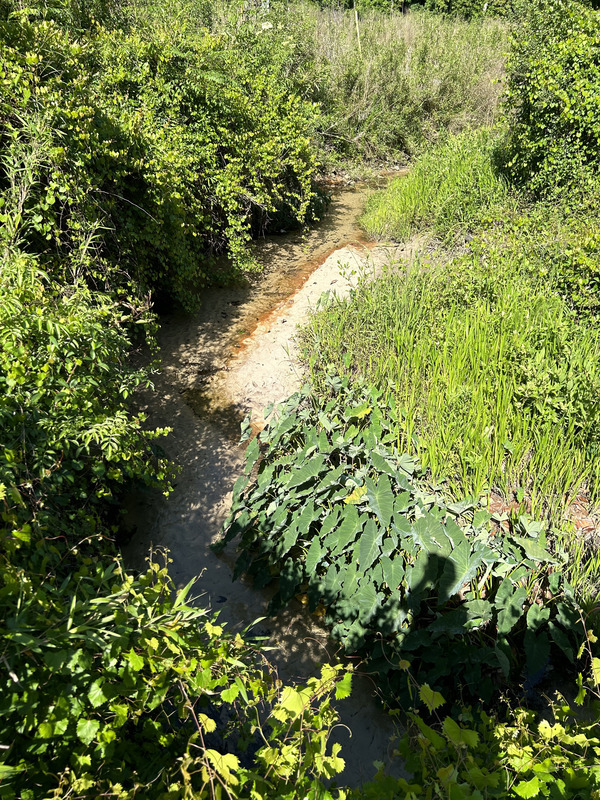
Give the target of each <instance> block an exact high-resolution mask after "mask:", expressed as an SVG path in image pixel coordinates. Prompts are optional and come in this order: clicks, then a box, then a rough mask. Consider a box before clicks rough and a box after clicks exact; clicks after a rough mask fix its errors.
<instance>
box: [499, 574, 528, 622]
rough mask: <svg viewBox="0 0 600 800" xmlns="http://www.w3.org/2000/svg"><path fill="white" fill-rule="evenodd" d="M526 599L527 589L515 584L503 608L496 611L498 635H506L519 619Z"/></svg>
mask: <svg viewBox="0 0 600 800" xmlns="http://www.w3.org/2000/svg"><path fill="white" fill-rule="evenodd" d="M505 580H506V579H505ZM503 583H504V582H503ZM526 599H527V589H526V588H525V587H524V586H517V587H516V588H515V590H514V592H513V593H512V594H511V596H510V599H508V600H507V601H506V604H505V606H504V608H502V609H500V611H499V612H498V620H497V622H496V628H497V630H498V635H499V636H506V634H508V633H510V631H511V630H512V629H513V628H514V627H515V625H516V624H517V622H518V621H519V620H520V619H521V617H522V616H523V603H524V602H525V600H526Z"/></svg>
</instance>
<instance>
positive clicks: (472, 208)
mask: <svg viewBox="0 0 600 800" xmlns="http://www.w3.org/2000/svg"><path fill="white" fill-rule="evenodd" d="M494 143H495V140H494V137H493V135H492V133H491V132H490V131H489V130H488V129H485V128H483V129H480V130H477V131H468V132H465V133H464V134H462V135H459V136H450V137H448V138H446V139H444V141H442V142H440V143H439V144H438V145H437V146H436V147H434V148H433V149H431V150H429V151H427V152H426V153H425V154H424V155H423V156H422V157H421V158H420V159H419V160H418V161H417V162H416V164H415V166H414V167H413V169H411V171H410V173H409V174H408V175H407V177H406V178H404V179H402V180H396V181H393V182H392V183H391V184H390V185H389V186H388V187H387V189H385V190H384V191H383V192H378V193H377V194H376V195H373V196H372V197H371V198H370V199H369V201H368V203H367V208H366V211H365V214H364V217H363V219H362V223H363V225H364V226H365V228H366V229H367V231H368V232H369V233H370V234H371V235H372V236H375V237H377V238H379V239H395V240H397V241H406V240H407V239H409V238H410V237H411V236H414V235H415V234H416V233H419V232H421V231H423V230H427V231H428V232H431V233H433V234H434V235H436V236H437V237H439V238H442V239H448V238H452V234H456V232H457V231H461V232H464V231H465V230H469V229H472V228H474V227H475V226H476V225H477V224H478V223H481V221H482V220H483V218H484V216H485V215H486V214H487V213H489V211H490V210H491V209H492V208H493V207H494V206H495V205H496V204H498V203H503V202H506V201H507V197H508V187H507V183H506V181H505V180H504V178H503V177H502V176H501V175H500V174H499V173H498V171H497V170H496V169H495V167H494V163H493V158H492V156H493V150H494Z"/></svg>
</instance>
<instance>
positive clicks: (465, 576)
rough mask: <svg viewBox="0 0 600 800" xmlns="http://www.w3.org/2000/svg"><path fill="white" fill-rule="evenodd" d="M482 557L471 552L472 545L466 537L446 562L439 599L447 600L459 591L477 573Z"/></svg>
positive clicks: (443, 601) (441, 600)
mask: <svg viewBox="0 0 600 800" xmlns="http://www.w3.org/2000/svg"><path fill="white" fill-rule="evenodd" d="M481 563H482V562H481V558H480V557H478V556H477V555H474V554H472V553H471V545H470V544H469V542H468V541H467V540H466V539H465V540H464V541H463V542H461V543H460V544H459V545H458V547H455V548H454V550H452V552H451V553H450V555H449V556H448V558H447V559H446V561H445V563H444V568H443V570H442V576H441V578H440V589H439V592H440V593H439V599H440V602H441V603H445V602H447V601H448V600H449V599H450V598H451V597H452V596H453V595H455V594H456V593H457V592H459V591H460V590H461V589H462V588H463V586H465V585H466V584H468V583H469V582H470V581H471V580H472V579H473V578H474V577H475V576H476V575H477V571H478V569H479V567H480V565H481Z"/></svg>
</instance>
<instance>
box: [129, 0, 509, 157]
mask: <svg viewBox="0 0 600 800" xmlns="http://www.w3.org/2000/svg"><path fill="white" fill-rule="evenodd" d="M131 3H132V5H131V9H132V10H131V13H132V14H133V15H134V16H135V18H136V24H138V25H139V24H141V23H142V22H143V24H145V25H148V26H150V27H151V28H153V29H154V30H155V32H157V33H158V34H160V35H163V36H166V37H169V36H170V35H172V31H173V30H174V29H178V30H185V31H187V32H188V34H189V35H191V36H193V35H197V33H198V31H201V30H202V29H206V28H208V29H209V30H211V31H212V32H213V33H216V34H218V35H220V36H222V37H223V39H222V41H223V42H227V46H228V47H231V48H232V49H233V50H236V49H237V50H239V53H240V56H239V57H240V60H241V61H242V62H245V61H246V59H247V58H248V54H249V53H251V57H252V59H254V60H258V61H260V63H261V65H262V68H263V69H264V70H265V71H268V72H269V73H271V74H272V73H273V72H274V71H275V72H276V73H277V74H280V75H281V77H282V80H285V82H286V84H287V83H288V82H289V81H290V80H292V81H293V83H294V84H295V90H296V91H297V93H298V94H299V95H301V96H303V97H304V98H307V99H311V100H314V101H315V102H316V103H318V106H319V109H320V119H319V123H318V125H317V126H316V128H315V131H314V144H315V145H316V146H317V147H318V148H319V150H320V153H321V155H322V158H323V160H324V162H325V166H326V167H331V166H333V165H334V164H336V163H338V162H339V161H340V160H342V161H344V162H345V163H346V162H347V161H348V159H359V160H361V159H364V160H375V161H379V162H381V161H390V160H392V161H396V160H405V159H407V158H410V157H412V156H414V155H415V154H416V153H418V152H420V151H422V150H423V149H424V148H426V147H427V146H428V145H429V144H431V143H432V142H434V141H435V140H436V138H437V137H438V136H439V135H440V133H444V132H447V131H452V132H457V131H460V130H463V129H465V128H469V127H474V126H480V125H489V124H491V123H492V122H493V121H494V119H495V117H496V113H497V107H498V98H499V95H500V91H501V88H500V83H499V80H500V78H501V77H502V74H503V70H504V57H503V53H504V51H505V49H506V46H507V40H508V25H507V24H506V23H505V22H502V21H499V20H490V19H486V20H472V21H470V22H465V21H463V20H458V19H454V20H451V19H447V18H444V17H442V16H440V15H435V14H430V13H427V12H425V11H414V12H411V13H409V14H406V15H403V14H400V13H389V12H382V11H377V10H371V11H365V12H364V13H361V15H360V18H359V20H358V27H357V24H356V18H355V15H354V12H353V11H345V10H343V9H335V8H319V7H318V6H317V5H316V4H314V3H307V2H298V3H293V4H287V3H286V4H284V3H277V2H272V3H271V5H270V10H269V11H267V10H266V6H262V5H260V4H257V5H250V4H248V3H244V2H232V1H230V2H227V0H213V1H212V2H211V1H210V0H165V2H160V3H159V2H157V0H131Z"/></svg>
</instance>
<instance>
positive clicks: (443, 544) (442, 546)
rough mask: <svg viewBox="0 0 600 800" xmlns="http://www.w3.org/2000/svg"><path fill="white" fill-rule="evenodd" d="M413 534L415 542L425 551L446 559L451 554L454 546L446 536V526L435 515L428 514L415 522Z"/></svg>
mask: <svg viewBox="0 0 600 800" xmlns="http://www.w3.org/2000/svg"><path fill="white" fill-rule="evenodd" d="M412 534H413V536H414V539H415V541H416V542H417V544H418V545H420V546H421V547H422V548H423V549H425V550H427V552H428V553H431V554H433V555H436V556H441V557H442V558H445V557H446V556H448V555H449V554H450V551H451V549H452V546H451V544H450V541H449V539H448V537H447V536H446V534H445V533H444V526H443V525H442V524H441V522H439V520H437V519H436V518H435V517H434V516H433V514H431V513H426V514H425V515H424V516H422V517H419V519H416V520H415V521H414V522H413V526H412Z"/></svg>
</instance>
